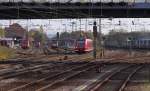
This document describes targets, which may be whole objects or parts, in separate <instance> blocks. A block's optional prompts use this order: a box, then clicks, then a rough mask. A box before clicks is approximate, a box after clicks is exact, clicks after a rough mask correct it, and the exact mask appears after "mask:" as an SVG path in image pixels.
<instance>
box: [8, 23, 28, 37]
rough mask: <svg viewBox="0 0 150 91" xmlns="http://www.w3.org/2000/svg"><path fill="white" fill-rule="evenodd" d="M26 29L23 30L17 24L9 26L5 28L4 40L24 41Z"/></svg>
mask: <svg viewBox="0 0 150 91" xmlns="http://www.w3.org/2000/svg"><path fill="white" fill-rule="evenodd" d="M26 34H27V33H26V29H24V28H23V27H22V26H21V25H19V24H18V23H14V24H12V25H10V26H9V27H6V28H5V37H6V38H14V39H16V40H18V39H24V38H26Z"/></svg>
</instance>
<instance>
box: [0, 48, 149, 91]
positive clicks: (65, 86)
mask: <svg viewBox="0 0 150 91" xmlns="http://www.w3.org/2000/svg"><path fill="white" fill-rule="evenodd" d="M31 53H32V55H30V56H29V55H28V54H31ZM38 53H39V54H38ZM41 54H42V52H41V51H40V50H37V49H36V50H28V51H24V52H22V53H20V52H19V56H20V58H19V57H18V59H9V60H5V61H1V64H0V67H1V70H0V91H149V85H148V84H149V80H150V76H149V75H150V73H149V70H150V69H149V66H150V64H149V63H146V62H145V63H144V62H143V61H142V62H136V60H137V59H138V60H144V59H145V60H147V59H148V58H150V57H148V56H142V57H136V58H135V57H128V58H127V57H126V58H122V59H121V58H120V59H119V58H117V57H116V59H115V58H113V59H112V58H111V57H110V58H108V57H107V58H103V59H101V60H94V59H92V57H91V58H90V57H89V56H88V55H91V54H90V53H88V54H82V56H81V55H75V54H74V55H68V59H65V60H63V58H64V56H65V55H59V56H58V55H56V54H55V55H48V56H47V55H41ZM35 55H36V56H37V57H35ZM117 55H118V54H117ZM120 56H121V55H120ZM77 57H78V59H77ZM60 58H62V60H60ZM87 60H88V61H87ZM106 60H107V61H106ZM112 60H114V61H112ZM127 60H128V61H127ZM130 60H132V61H130ZM133 60H134V61H133ZM137 84H138V85H137Z"/></svg>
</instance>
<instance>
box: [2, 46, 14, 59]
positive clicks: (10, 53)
mask: <svg viewBox="0 0 150 91" xmlns="http://www.w3.org/2000/svg"><path fill="white" fill-rule="evenodd" d="M14 56H15V53H14V50H13V49H11V48H7V47H3V46H0V60H5V59H8V58H12V57H14Z"/></svg>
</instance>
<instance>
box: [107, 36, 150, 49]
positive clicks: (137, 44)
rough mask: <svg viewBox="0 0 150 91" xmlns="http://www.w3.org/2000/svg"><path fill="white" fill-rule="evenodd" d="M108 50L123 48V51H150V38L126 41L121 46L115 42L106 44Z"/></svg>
mask: <svg viewBox="0 0 150 91" xmlns="http://www.w3.org/2000/svg"><path fill="white" fill-rule="evenodd" d="M105 47H107V48H123V49H129V48H132V49H150V38H141V39H134V40H131V41H124V42H122V43H120V45H119V44H118V43H116V42H114V41H111V42H105Z"/></svg>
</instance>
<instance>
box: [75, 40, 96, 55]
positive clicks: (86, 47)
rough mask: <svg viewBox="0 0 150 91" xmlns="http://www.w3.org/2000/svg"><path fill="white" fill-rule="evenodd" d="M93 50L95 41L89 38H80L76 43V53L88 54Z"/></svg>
mask: <svg viewBox="0 0 150 91" xmlns="http://www.w3.org/2000/svg"><path fill="white" fill-rule="evenodd" d="M92 50H93V41H92V40H91V39H87V38H80V39H78V40H77V41H76V45H75V52H76V53H87V52H91V51H92Z"/></svg>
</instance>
